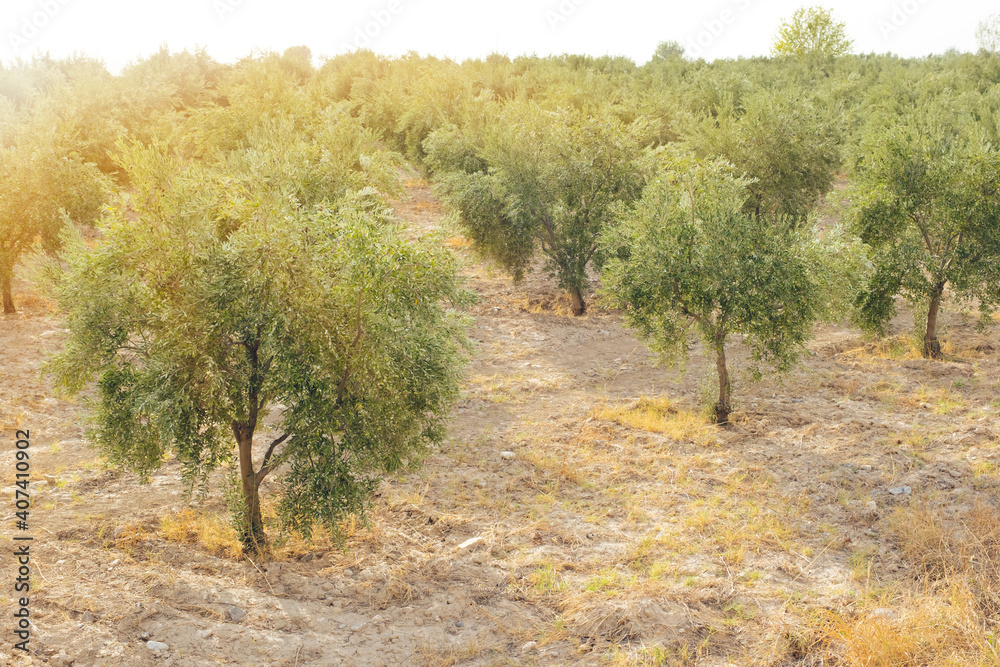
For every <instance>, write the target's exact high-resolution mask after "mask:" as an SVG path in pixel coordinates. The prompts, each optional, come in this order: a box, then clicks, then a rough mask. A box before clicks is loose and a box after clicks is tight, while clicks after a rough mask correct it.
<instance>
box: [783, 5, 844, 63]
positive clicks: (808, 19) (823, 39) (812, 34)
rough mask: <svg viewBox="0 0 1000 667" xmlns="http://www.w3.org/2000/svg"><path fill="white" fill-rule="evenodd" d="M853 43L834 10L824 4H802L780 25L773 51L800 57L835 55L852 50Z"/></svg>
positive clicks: (831, 56)
mask: <svg viewBox="0 0 1000 667" xmlns="http://www.w3.org/2000/svg"><path fill="white" fill-rule="evenodd" d="M852 46H854V43H853V42H852V41H851V40H849V39H848V38H847V33H846V30H845V25H844V24H843V23H842V22H840V21H837V20H836V19H834V17H833V12H831V11H830V10H829V9H823V8H822V7H800V8H798V9H796V10H795V13H794V14H792V18H791V19H788V20H786V21H782V22H781V25H780V26H778V33H777V34H776V35H775V37H774V42H773V43H772V44H771V53H772V54H773V55H775V56H795V57H796V58H799V59H805V58H835V57H837V56H842V55H844V54H846V53H849V52H850V50H851V47H852Z"/></svg>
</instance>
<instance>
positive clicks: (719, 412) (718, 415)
mask: <svg viewBox="0 0 1000 667" xmlns="http://www.w3.org/2000/svg"><path fill="white" fill-rule="evenodd" d="M715 370H716V371H717V372H718V374H719V401H718V403H716V404H715V422H716V423H717V424H725V423H727V422H728V421H729V413H730V411H731V410H732V400H731V398H730V390H731V385H730V382H729V369H728V368H726V343H725V339H722V340H719V341H717V342H716V344H715Z"/></svg>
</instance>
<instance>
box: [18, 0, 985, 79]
mask: <svg viewBox="0 0 1000 667" xmlns="http://www.w3.org/2000/svg"><path fill="white" fill-rule="evenodd" d="M804 4H809V3H803V2H802V1H801V0H772V1H771V2H764V1H762V0H721V1H717V2H707V3H699V2H669V1H668V2H638V1H636V0H614V1H612V0H547V1H543V2H531V1H527V0H508V1H507V2H504V3H499V2H496V3H470V2H459V1H458V0H371V1H369V2H356V3H347V2H329V3H319V2H303V1H302V0H284V1H283V2H272V1H267V0H173V1H172V2H160V3H151V2H135V1H134V0H4V2H3V5H2V8H0V29H2V31H3V40H2V46H0V60H2V61H3V62H4V63H10V62H12V61H14V60H16V59H17V58H30V57H31V56H32V55H35V54H37V53H39V52H48V53H49V54H51V55H52V56H53V57H57V58H60V57H65V56H68V55H71V54H73V53H83V54H86V55H89V56H95V57H98V58H100V59H102V60H103V61H104V62H105V63H106V65H107V66H108V68H109V69H111V70H112V71H119V70H120V69H121V68H122V67H123V66H125V65H126V64H128V63H129V62H130V61H133V60H135V59H137V58H141V57H145V56H148V55H150V54H151V53H153V52H154V51H156V50H157V49H158V48H159V47H160V46H161V45H167V46H168V47H169V48H170V49H171V50H172V51H180V50H183V49H193V48H195V47H199V46H202V47H205V48H206V49H207V51H208V53H209V54H210V55H212V56H213V57H215V58H216V59H218V60H220V61H224V62H231V61H234V60H236V59H238V58H240V57H243V56H246V55H249V54H251V53H252V52H254V51H260V50H263V51H279V52H280V51H283V50H284V49H286V48H288V47H289V46H296V45H305V46H308V47H309V48H310V49H311V50H312V52H313V54H314V55H315V56H317V60H316V62H317V64H319V62H320V58H321V57H323V56H334V55H337V54H339V53H343V52H345V51H348V50H353V49H355V48H358V47H363V48H369V49H371V50H373V51H375V52H377V53H381V54H385V55H401V54H404V53H406V52H408V51H416V52H418V53H420V54H422V55H435V56H439V57H448V58H452V59H456V60H464V59H467V58H481V57H484V56H486V55H488V54H490V53H493V52H499V53H505V54H507V55H509V56H512V57H513V56H518V55H525V54H536V55H540V56H545V55H553V54H563V53H583V54H590V55H598V56H600V55H623V56H627V57H628V58H631V59H632V60H634V61H635V62H636V63H638V64H642V63H644V62H646V61H648V60H649V58H650V57H651V55H652V54H653V51H654V50H655V49H656V46H657V44H658V43H659V42H662V41H668V40H676V41H677V42H680V43H681V45H683V46H684V47H685V49H686V52H687V55H688V56H689V57H690V56H694V57H703V58H705V59H708V60H712V59H716V58H738V57H749V56H760V55H766V54H767V53H768V52H769V49H770V44H771V40H772V38H773V36H774V33H775V30H776V27H777V26H778V24H779V22H780V21H781V20H782V19H784V18H787V17H789V16H790V15H791V14H792V13H793V12H794V11H795V9H796V8H798V7H800V6H803V5H804ZM827 6H829V3H827ZM832 9H833V11H834V14H835V16H836V17H837V18H839V19H840V20H841V21H843V22H844V23H845V24H846V26H847V33H848V35H849V36H850V38H851V39H853V40H854V51H855V52H856V53H870V52H875V53H886V52H892V53H896V54H898V55H901V56H907V57H909V56H923V55H929V54H934V53H942V52H944V51H947V50H948V49H957V50H959V51H975V50H976V41H975V37H974V32H975V28H976V24H977V23H978V22H979V21H980V20H982V19H983V18H985V17H986V16H987V15H989V14H990V13H991V12H995V11H997V10H998V9H1000V7H998V6H997V5H996V3H994V2H983V1H976V0H950V1H949V2H944V1H943V0H892V1H888V0H870V1H864V2H862V1H858V0H853V1H851V2H838V3H836V4H835V5H834V6H833V7H832Z"/></svg>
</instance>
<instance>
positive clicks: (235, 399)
mask: <svg viewBox="0 0 1000 667" xmlns="http://www.w3.org/2000/svg"><path fill="white" fill-rule="evenodd" d="M264 148H265V147H264V146H260V147H258V148H257V152H256V154H255V156H256V157H257V158H258V159H259V160H261V161H263V162H265V163H266V162H268V154H267V153H266V152H264ZM250 150H253V148H251V149H250ZM271 158H272V159H274V160H279V158H280V155H272V156H271ZM119 160H120V163H121V167H122V168H123V169H125V170H126V171H127V172H128V173H129V175H130V178H131V182H132V183H133V185H134V187H133V190H131V191H130V192H127V193H124V194H122V195H121V197H120V198H119V199H118V200H117V201H116V203H115V205H114V206H113V207H112V208H111V210H110V212H109V213H108V214H107V215H106V216H105V217H104V218H103V219H102V220H101V221H100V229H101V231H102V234H103V240H102V242H101V243H100V244H99V245H97V246H96V247H95V248H93V249H88V248H86V247H85V246H84V245H83V244H82V243H81V241H80V239H79V238H78V237H77V238H76V239H74V240H73V241H72V242H71V243H70V244H69V245H70V247H69V251H68V253H67V254H66V261H67V262H68V264H69V268H68V270H67V271H66V272H65V273H64V274H63V275H62V277H61V279H60V280H59V282H58V293H59V301H60V305H61V307H62V309H63V311H64V312H65V313H66V317H67V326H68V328H69V330H70V334H69V340H68V342H67V345H66V348H65V350H64V351H63V352H62V353H61V354H60V355H59V356H58V357H57V358H56V359H55V361H54V362H53V364H52V366H51V370H52V372H53V373H54V374H55V377H56V378H57V379H58V381H59V382H60V384H61V385H62V386H64V387H66V388H68V389H69V390H70V391H76V390H79V389H81V388H82V387H83V386H84V384H85V383H86V382H87V381H88V380H90V379H91V378H92V377H93V376H94V375H96V376H97V379H98V390H99V395H100V405H99V407H98V409H97V415H96V417H97V428H96V430H95V433H94V438H95V442H96V443H97V444H98V445H99V447H100V448H101V450H102V451H103V453H104V454H105V455H106V456H108V457H109V460H110V461H111V462H112V463H114V464H116V465H119V466H122V467H125V468H128V469H131V470H135V471H137V472H138V473H139V474H140V475H142V476H146V475H148V474H149V473H150V472H151V471H153V470H155V469H156V468H157V467H158V466H159V465H160V464H161V462H162V461H163V459H164V457H165V456H166V455H167V454H168V452H172V453H173V455H174V456H175V457H176V458H177V460H179V461H180V462H181V463H182V465H183V466H184V474H185V477H186V478H187V479H188V480H189V481H192V482H193V481H195V480H197V479H204V478H205V476H207V475H208V473H209V472H211V471H212V470H213V469H216V468H217V467H219V466H220V465H223V464H225V463H227V462H229V461H232V460H233V459H234V458H235V461H236V463H237V466H238V476H237V478H236V479H235V480H234V487H235V489H236V491H237V494H236V495H237V497H238V498H239V499H240V500H239V502H238V503H237V504H236V505H235V511H236V514H237V519H238V520H237V521H236V525H237V528H238V531H239V535H240V538H241V542H242V544H243V547H244V550H245V552H246V553H247V554H249V555H253V554H257V553H260V552H262V551H265V550H266V545H267V542H266V535H265V533H264V526H263V522H262V518H261V511H260V488H261V484H262V483H263V482H264V480H265V479H266V478H268V477H269V476H270V475H272V474H273V473H275V471H277V470H279V468H280V469H281V470H282V471H283V474H282V478H281V483H280V488H281V490H282V493H281V496H280V503H279V514H280V516H281V518H282V520H283V523H284V525H285V526H287V527H290V528H294V529H298V530H301V531H303V532H305V533H306V534H308V533H309V531H310V529H311V526H312V524H313V522H322V523H324V524H326V525H327V526H329V527H330V528H331V530H333V531H334V532H336V531H337V526H338V523H339V521H340V520H341V519H342V518H343V517H344V516H345V514H347V513H354V512H361V511H363V510H364V508H365V507H366V505H367V502H368V500H369V498H370V497H371V494H372V492H373V491H374V489H375V488H376V487H377V486H378V483H379V480H380V476H381V475H383V474H386V473H392V472H394V471H397V470H400V469H401V468H402V467H404V466H406V465H408V464H412V463H414V462H415V461H417V460H419V458H420V457H421V455H422V454H423V453H424V452H425V451H426V448H427V446H428V445H429V444H430V443H432V442H435V441H438V440H440V438H441V437H442V436H443V433H444V420H445V417H446V414H447V409H448V406H449V404H450V403H451V401H452V400H453V399H454V398H455V396H456V395H457V390H458V377H459V369H460V368H461V364H462V360H463V358H464V357H463V352H462V350H463V346H464V345H465V337H464V325H463V323H462V320H461V318H460V317H459V315H458V314H456V313H455V312H454V311H453V310H452V309H451V307H450V306H449V304H462V303H463V302H464V301H465V300H466V299H467V295H466V293H465V292H464V291H462V290H461V289H460V288H459V286H458V283H457V279H456V274H455V266H454V263H453V261H452V259H451V258H450V256H449V255H448V254H447V253H446V251H444V250H443V249H441V247H440V245H438V244H435V243H433V242H421V243H412V242H408V241H405V240H404V239H402V238H401V236H400V235H399V234H398V232H397V230H396V228H395V226H394V225H393V224H392V222H391V220H390V217H389V212H388V209H387V208H386V207H385V205H384V203H383V201H382V199H381V197H380V196H378V195H377V194H376V193H375V192H374V191H373V190H365V191H362V192H360V193H353V194H352V193H347V194H346V195H344V196H343V197H341V198H340V199H339V200H337V201H319V202H317V203H314V204H312V205H308V206H305V205H297V204H296V203H295V201H294V196H290V195H292V193H295V192H301V188H302V183H308V182H309V178H310V176H309V173H301V174H295V173H287V172H286V173H284V175H283V177H282V178H277V177H275V178H273V179H271V180H270V181H268V180H264V179H245V180H244V179H240V178H237V179H236V180H235V182H234V181H233V180H231V179H230V178H229V176H230V175H231V170H232V169H235V168H237V165H238V164H239V161H238V160H234V161H233V162H231V163H228V164H227V166H226V172H225V173H224V174H215V173H212V172H211V171H210V170H209V169H208V168H207V167H204V166H199V165H197V164H194V163H181V162H178V161H177V160H176V159H175V158H172V157H170V156H169V155H168V154H167V152H166V151H165V150H164V149H163V148H162V146H154V147H151V148H144V147H142V146H139V145H131V144H130V145H122V147H121V155H120V156H119ZM286 166H287V167H289V168H292V167H294V164H286ZM307 171H308V169H307ZM254 187H256V189H254ZM272 412H274V413H276V414H275V416H274V417H273V422H274V423H273V426H272V427H270V428H269V429H268V431H267V432H270V435H269V436H268V437H267V439H266V440H265V441H263V442H260V441H259V440H260V438H261V437H263V433H265V430H264V427H263V426H262V424H263V423H264V420H265V419H266V418H267V417H268V415H269V414H270V413H272ZM234 445H235V456H234V453H233V451H234Z"/></svg>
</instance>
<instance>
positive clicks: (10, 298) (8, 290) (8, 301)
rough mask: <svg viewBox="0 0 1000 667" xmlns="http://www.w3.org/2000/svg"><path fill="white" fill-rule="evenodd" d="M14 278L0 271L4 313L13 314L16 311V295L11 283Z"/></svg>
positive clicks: (0, 288)
mask: <svg viewBox="0 0 1000 667" xmlns="http://www.w3.org/2000/svg"><path fill="white" fill-rule="evenodd" d="M12 278H13V276H12V275H11V274H10V273H9V272H7V271H4V270H2V269H0V290H2V291H3V312H4V313H13V312H16V311H15V310H14V294H13V291H12V287H11V283H12V282H13V280H12Z"/></svg>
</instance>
